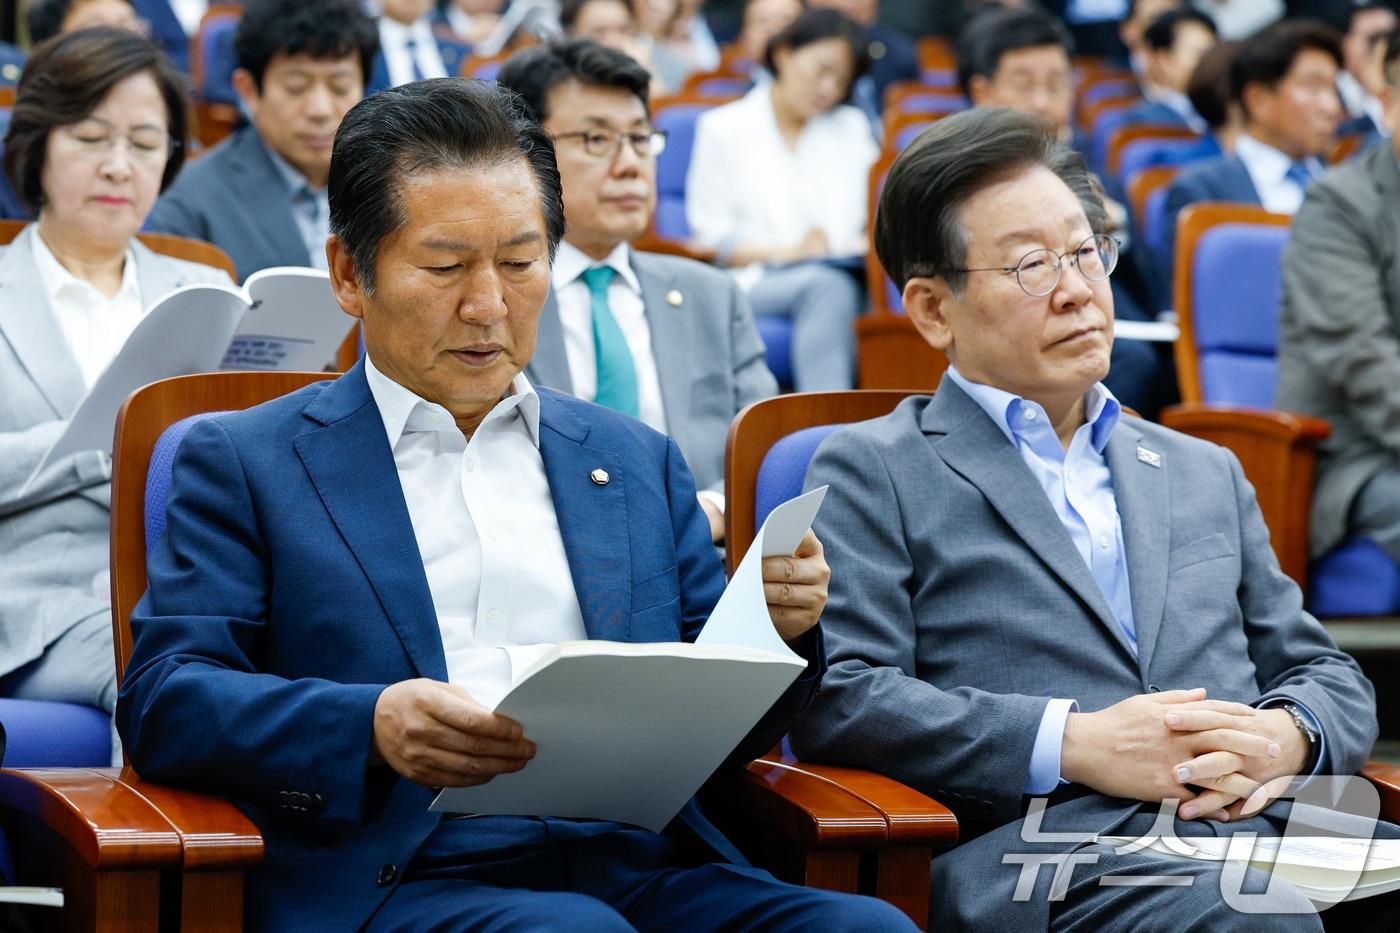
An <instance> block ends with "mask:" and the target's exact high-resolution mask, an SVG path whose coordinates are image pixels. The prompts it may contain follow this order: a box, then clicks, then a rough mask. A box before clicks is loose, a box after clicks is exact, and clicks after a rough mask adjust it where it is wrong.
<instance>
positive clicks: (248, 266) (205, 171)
mask: <svg viewBox="0 0 1400 933" xmlns="http://www.w3.org/2000/svg"><path fill="white" fill-rule="evenodd" d="M291 198H292V194H291V192H290V191H288V190H287V183H286V182H285V181H283V179H282V176H281V175H280V174H278V172H277V168H276V166H274V165H273V164H272V158H271V157H270V156H269V155H268V152H267V149H266V147H264V146H263V143H262V139H261V138H260V137H259V136H258V131H257V128H256V127H252V126H246V127H244V128H243V129H241V130H239V131H238V132H236V133H234V134H233V135H232V136H230V137H229V138H228V139H226V140H224V141H223V142H221V143H219V145H217V146H215V147H214V148H213V149H212V150H211V151H210V152H209V154H208V155H206V156H204V157H203V158H201V159H196V160H195V161H194V162H191V163H189V164H187V165H186V166H185V167H184V169H182V170H181V172H180V176H179V177H178V178H176V179H175V183H174V184H173V185H171V186H170V188H169V189H168V190H167V191H166V192H165V194H163V195H161V196H160V199H159V200H157V201H156V206H155V208H154V209H153V210H152V211H151V214H150V216H149V217H147V218H146V229H147V230H151V231H154V232H156V233H174V234H177V235H179V236H188V237H194V238H195V239H197V240H207V241H208V242H210V243H213V244H214V245H215V246H217V247H219V248H220V249H221V250H223V251H224V252H226V253H228V254H229V256H231V257H232V258H233V264H234V266H235V267H237V269H238V281H240V282H241V281H243V280H244V279H246V278H247V277H248V276H250V275H252V274H253V273H254V272H257V271H258V270H259V269H266V268H268V267H269V266H309V265H311V254H310V253H309V252H308V251H307V249H306V243H305V242H304V241H303V240H302V238H301V230H300V229H299V228H298V227H297V222H296V218H295V217H293V216H292V201H291Z"/></svg>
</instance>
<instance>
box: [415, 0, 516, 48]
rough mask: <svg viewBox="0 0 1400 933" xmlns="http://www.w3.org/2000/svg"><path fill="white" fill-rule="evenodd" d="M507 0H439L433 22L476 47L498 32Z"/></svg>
mask: <svg viewBox="0 0 1400 933" xmlns="http://www.w3.org/2000/svg"><path fill="white" fill-rule="evenodd" d="M505 6H506V0H438V4H437V9H436V11H435V12H434V13H433V20H434V22H436V23H437V24H439V25H441V26H443V27H445V28H447V29H449V30H451V32H452V34H453V35H454V36H456V37H457V38H458V39H459V40H461V41H462V42H465V43H466V44H467V45H469V46H472V45H476V44H477V43H478V42H481V41H482V40H483V39H485V38H486V37H487V36H490V35H491V34H492V33H493V32H495V31H496V26H497V25H498V24H499V23H500V22H501V11H502V10H504V9H505Z"/></svg>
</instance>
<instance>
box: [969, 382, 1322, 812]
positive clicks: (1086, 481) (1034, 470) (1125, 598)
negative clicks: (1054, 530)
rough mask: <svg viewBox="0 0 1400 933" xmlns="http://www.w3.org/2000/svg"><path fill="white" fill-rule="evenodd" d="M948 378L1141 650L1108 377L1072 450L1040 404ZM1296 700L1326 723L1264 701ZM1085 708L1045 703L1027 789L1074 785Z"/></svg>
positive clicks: (1087, 405)
mask: <svg viewBox="0 0 1400 933" xmlns="http://www.w3.org/2000/svg"><path fill="white" fill-rule="evenodd" d="M948 377H949V378H950V379H952V380H953V381H954V382H955V383H957V385H958V387H959V388H960V389H962V390H963V391H964V392H966V393H967V394H968V396H969V397H970V398H971V399H972V400H973V401H974V402H976V403H977V404H978V405H979V406H980V407H981V408H982V410H983V411H985V412H986V413H987V416H988V417H989V418H991V419H992V423H993V424H995V425H996V426H997V427H998V428H1000V429H1001V432H1002V433H1003V434H1004V435H1006V439H1007V440H1008V441H1010V442H1011V443H1012V445H1014V446H1015V447H1016V451H1017V453H1019V454H1020V455H1021V460H1022V461H1023V462H1024V463H1025V464H1026V467H1027V468H1028V469H1029V470H1030V471H1031V475H1033V476H1034V477H1035V480H1036V482H1037V483H1039V484H1040V488H1041V489H1043V490H1045V495H1046V497H1047V498H1048V499H1049V500H1050V505H1051V506H1052V507H1053V508H1054V509H1055V514H1056V515H1058V516H1059V518H1060V523H1061V524H1062V525H1064V527H1065V531H1066V532H1068V533H1069V537H1070V540H1071V541H1073V542H1074V546H1075V549H1076V550H1077V551H1078V552H1079V556H1080V557H1081V558H1083V560H1084V563H1085V564H1086V565H1088V567H1089V571H1090V572H1091V573H1092V574H1093V576H1094V582H1095V583H1097V584H1098V586H1099V591H1100V592H1101V593H1103V596H1104V599H1105V600H1106V601H1107V602H1108V607H1109V609H1110V610H1111V611H1112V613H1113V617H1114V619H1116V620H1117V621H1118V625H1119V627H1121V628H1122V630H1123V634H1124V635H1126V636H1127V639H1128V644H1129V645H1131V646H1132V648H1133V652H1134V653H1136V652H1137V626H1136V623H1135V622H1134V619H1133V604H1132V594H1131V589H1130V584H1129V581H1128V558H1127V551H1126V549H1125V548H1124V546H1123V523H1122V522H1121V521H1120V520H1119V516H1118V500H1117V498H1116V496H1115V495H1114V490H1113V475H1112V473H1111V472H1110V471H1109V469H1108V461H1107V460H1106V459H1105V458H1104V455H1103V452H1104V448H1105V447H1107V446H1108V438H1109V436H1110V435H1111V434H1112V433H1113V429H1114V427H1115V426H1117V424H1118V416H1119V414H1120V413H1121V411H1122V406H1120V405H1119V403H1118V400H1117V399H1116V398H1114V397H1113V393H1112V392H1110V391H1109V390H1108V388H1107V387H1105V386H1104V385H1103V383H1096V384H1095V385H1094V386H1093V387H1092V388H1091V389H1090V390H1089V391H1088V393H1087V394H1086V395H1085V396H1084V424H1082V425H1081V426H1080V427H1079V429H1078V430H1076V431H1075V433H1074V437H1073V438H1071V439H1070V443H1069V448H1068V449H1066V448H1065V446H1064V445H1063V444H1061V443H1060V438H1059V436H1058V435H1057V434H1056V433H1055V426H1054V425H1053V424H1051V423H1050V419H1049V417H1048V416H1047V415H1046V414H1045V409H1044V408H1042V407H1041V406H1040V404H1039V403H1037V402H1033V401H1031V400H1029V399H1024V398H1021V397H1020V396H1018V395H1014V394H1012V393H1010V392H1006V391H1004V390H1002V389H998V388H995V387H993V386H988V385H982V384H981V383H976V382H970V381H969V380H968V379H967V378H966V377H965V376H963V374H962V373H960V372H958V370H957V367H955V366H949V367H948ZM1288 702H1293V703H1294V704H1295V705H1297V706H1298V708H1299V711H1300V712H1301V713H1302V714H1303V715H1304V717H1305V718H1306V719H1307V720H1308V721H1309V723H1310V724H1311V725H1312V726H1313V728H1314V729H1318V724H1317V718H1316V717H1315V716H1313V714H1312V713H1311V711H1309V710H1308V709H1307V708H1306V707H1304V706H1303V705H1302V704H1301V703H1298V702H1297V701H1296V700H1291V701H1290V700H1287V699H1281V698H1278V699H1274V700H1271V701H1269V702H1267V703H1264V704H1261V707H1270V706H1280V705H1282V704H1284V703H1288ZM1078 709H1079V703H1078V701H1076V700H1073V699H1059V698H1056V699H1052V700H1051V701H1050V702H1049V704H1048V705H1047V706H1046V707H1045V712H1044V713H1043V714H1042V715H1041V719H1040V728H1039V729H1038V730H1037V732H1036V737H1035V745H1034V746H1033V747H1032V749H1031V761H1030V767H1029V768H1028V769H1027V774H1026V783H1025V788H1024V790H1025V793H1027V794H1048V793H1050V792H1051V791H1052V790H1054V789H1055V788H1056V787H1057V786H1058V785H1059V784H1063V783H1066V782H1065V781H1064V780H1063V779H1062V778H1061V777H1060V752H1061V748H1062V746H1063V744H1064V735H1065V723H1066V722H1067V721H1068V719H1069V714H1070V713H1072V712H1077V711H1078ZM1319 734H1320V729H1319ZM1318 751H1319V754H1318V756H1317V763H1316V767H1314V769H1313V773H1314V774H1316V773H1318V772H1319V770H1320V769H1321V767H1322V764H1323V761H1324V757H1325V755H1324V753H1325V747H1323V746H1322V743H1321V742H1320V743H1319V750H1318Z"/></svg>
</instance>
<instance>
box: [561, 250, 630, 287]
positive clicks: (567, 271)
mask: <svg viewBox="0 0 1400 933" xmlns="http://www.w3.org/2000/svg"><path fill="white" fill-rule="evenodd" d="M594 266H607V267H608V268H610V269H612V270H613V271H614V272H616V273H617V276H618V278H620V279H622V281H624V282H626V283H627V287H628V288H630V289H632V291H634V292H636V293H637V294H638V295H640V294H641V293H642V283H641V281H640V280H638V278H637V273H636V272H634V271H633V270H632V252H631V247H630V246H628V245H627V244H626V243H619V244H617V246H615V247H613V251H612V252H611V253H608V254H607V255H606V256H604V257H603V258H602V260H597V259H594V258H592V257H591V256H589V255H588V254H587V253H585V252H583V250H581V249H579V248H578V247H577V246H573V245H571V244H570V243H568V242H567V241H565V240H560V241H559V248H558V249H557V250H555V253H554V269H553V272H552V273H551V281H552V282H553V284H554V288H555V289H556V290H558V289H561V288H563V287H564V286H565V285H569V284H570V283H572V282H573V281H574V280H575V279H577V278H578V277H579V276H581V275H583V273H584V272H585V271H587V270H588V269H591V268H593V267H594Z"/></svg>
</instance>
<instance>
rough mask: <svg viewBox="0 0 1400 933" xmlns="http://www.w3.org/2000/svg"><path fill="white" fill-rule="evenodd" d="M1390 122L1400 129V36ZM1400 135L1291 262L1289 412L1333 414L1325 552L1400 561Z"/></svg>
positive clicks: (1286, 317)
mask: <svg viewBox="0 0 1400 933" xmlns="http://www.w3.org/2000/svg"><path fill="white" fill-rule="evenodd" d="M1388 42H1389V44H1388V46H1387V47H1386V50H1385V80H1386V88H1385V91H1386V93H1385V117H1386V120H1387V122H1388V123H1389V124H1390V125H1391V127H1394V126H1397V125H1400V33H1392V34H1391V36H1390V38H1389V40H1388ZM1397 154H1400V140H1398V139H1397V138H1396V137H1392V138H1391V139H1389V140H1388V141H1384V142H1379V143H1377V144H1376V145H1374V146H1372V147H1371V148H1370V149H1368V150H1367V151H1366V152H1365V153H1363V154H1362V155H1361V156H1359V157H1358V158H1356V159H1353V160H1352V161H1350V162H1348V163H1346V164H1345V165H1342V166H1340V167H1338V168H1336V169H1333V170H1332V171H1331V172H1329V173H1327V174H1326V175H1325V176H1323V178H1322V180H1320V181H1319V182H1318V183H1317V184H1315V185H1313V186H1312V187H1311V188H1310V189H1309V190H1308V196H1307V198H1306V200H1304V202H1303V206H1302V208H1300V209H1299V211H1298V213H1297V215H1296V216H1295V217H1294V220H1293V230H1292V235H1291V237H1290V239H1289V243H1288V248H1287V250H1286V251H1285V252H1284V259H1283V318H1282V324H1281V326H1280V332H1279V356H1278V390H1277V403H1278V406H1279V407H1280V408H1282V409H1284V410H1286V411H1296V412H1302V413H1304V414H1309V415H1315V416H1317V417H1319V418H1324V419H1326V420H1327V421H1328V423H1330V424H1331V425H1332V434H1331V436H1330V437H1328V438H1327V440H1325V441H1323V443H1322V446H1321V448H1320V450H1319V452H1318V464H1317V490H1316V493H1315V494H1314V495H1313V502H1312V516H1311V521H1310V522H1309V525H1308V531H1309V534H1310V538H1311V540H1310V545H1311V549H1312V552H1313V554H1314V555H1321V554H1323V553H1325V552H1327V551H1328V550H1330V549H1331V548H1333V547H1335V546H1336V545H1337V544H1339V543H1340V542H1341V541H1342V540H1343V539H1344V538H1351V537H1358V536H1365V537H1369V538H1372V539H1373V540H1375V541H1376V542H1377V543H1378V544H1380V545H1381V546H1382V547H1383V548H1385V550H1386V551H1387V552H1388V553H1389V554H1390V556H1391V557H1392V558H1393V559H1395V560H1396V561H1400V164H1397V161H1396V160H1397V158H1400V155H1397Z"/></svg>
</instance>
